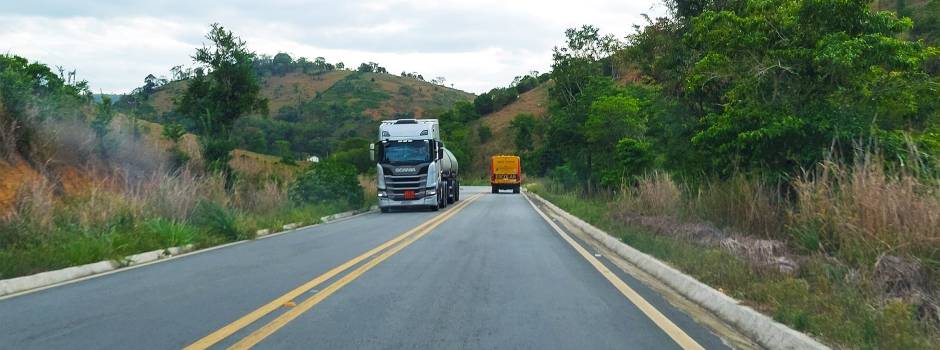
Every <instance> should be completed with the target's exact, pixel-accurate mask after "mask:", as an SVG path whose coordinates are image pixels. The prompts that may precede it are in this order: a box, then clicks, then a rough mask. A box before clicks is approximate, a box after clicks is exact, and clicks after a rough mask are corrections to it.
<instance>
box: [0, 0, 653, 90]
mask: <svg viewBox="0 0 940 350" xmlns="http://www.w3.org/2000/svg"><path fill="white" fill-rule="evenodd" d="M79 3H80V2H74V1H66V0H61V1H56V0H33V1H29V2H15V3H11V4H0V13H2V14H3V15H0V52H6V53H13V54H17V55H21V56H25V57H27V58H29V59H31V60H38V61H40V62H43V63H46V64H49V65H51V66H63V67H65V68H66V69H68V70H71V69H76V70H78V75H79V77H81V78H83V79H87V80H89V82H90V83H91V85H92V87H93V89H94V90H95V91H98V90H101V91H105V92H126V91H130V90H131V89H133V88H134V87H137V86H139V85H140V83H141V80H142V79H143V77H144V76H146V75H147V74H150V73H154V74H156V75H167V74H168V71H169V68H170V67H172V66H175V65H180V64H183V65H189V64H191V58H190V56H191V55H192V53H193V51H194V49H195V48H196V47H198V46H200V45H201V43H202V41H203V39H202V35H203V34H204V33H205V32H206V30H207V29H208V24H209V23H212V22H220V23H222V24H223V25H224V26H226V27H227V28H229V29H231V30H233V31H234V32H235V33H236V34H237V35H239V36H241V37H242V38H243V39H245V40H246V41H247V42H248V45H249V47H250V48H251V49H252V50H254V51H256V52H258V53H267V54H274V53H277V52H280V51H284V52H288V53H290V54H292V55H293V56H295V57H296V56H306V57H311V58H312V57H317V56H323V57H326V58H327V59H328V60H329V61H331V62H338V61H343V62H345V63H346V65H347V66H356V65H358V64H359V63H360V62H365V61H375V62H379V63H380V64H382V65H383V66H385V67H387V68H388V69H389V71H390V72H393V73H397V72H401V71H409V72H412V71H417V72H419V73H421V74H423V75H424V76H425V77H436V76H444V77H446V78H447V80H448V82H449V83H453V84H454V86H455V87H457V88H460V89H464V90H467V91H471V92H477V93H479V92H483V91H486V90H488V89H490V88H492V87H495V86H503V85H506V84H508V83H509V82H510V81H511V80H512V78H513V77H515V76H517V75H521V74H524V73H526V72H528V71H530V70H538V71H542V72H544V71H547V70H548V69H549V66H550V64H551V49H552V47H553V46H556V45H561V44H562V43H563V40H564V30H565V29H566V28H569V27H574V26H579V25H581V24H594V25H596V26H598V27H600V28H601V30H602V31H604V32H606V33H613V34H616V35H618V36H623V35H625V34H627V33H629V32H631V31H632V26H633V25H634V24H640V23H642V17H641V16H640V15H641V14H642V13H649V14H651V15H656V14H661V13H663V12H664V9H663V6H662V5H658V4H659V2H658V0H644V1H640V2H618V1H608V0H580V1H577V2H571V1H565V2H561V1H536V0H513V1H506V0H482V1H456V0H439V1H432V0H397V1H374V0H373V1H335V0H334V1H299V0H278V1H255V0H252V1H249V0H233V1H227V2H224V5H223V4H220V3H219V2H215V1H209V0H188V1H180V0H176V1H163V2H152V1H147V2H141V3H136V4H135V3H127V2H124V1H117V0H110V1H96V2H94V3H93V4H81V5H78V4H79Z"/></svg>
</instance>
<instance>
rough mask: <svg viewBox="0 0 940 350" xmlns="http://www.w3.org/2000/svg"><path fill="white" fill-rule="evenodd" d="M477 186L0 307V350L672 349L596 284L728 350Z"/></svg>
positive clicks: (525, 206)
mask: <svg viewBox="0 0 940 350" xmlns="http://www.w3.org/2000/svg"><path fill="white" fill-rule="evenodd" d="M484 192H488V188H483V187H465V188H464V192H463V194H462V198H461V199H462V200H461V202H460V203H458V204H459V205H454V206H452V207H449V208H448V209H450V210H447V211H441V212H399V213H389V214H378V213H375V214H367V215H362V216H358V217H355V218H352V219H349V220H345V221H339V222H335V223H330V224H325V225H319V226H314V227H311V228H307V229H302V230H298V231H295V232H291V233H287V234H283V235H278V236H275V237H270V238H265V239H260V240H255V241H251V242H247V243H243V244H237V245H233V246H229V247H224V248H220V249H216V250H212V251H208V252H202V253H198V254H192V255H189V256H185V257H181V258H178V259H173V260H169V261H165V262H160V263H156V264H151V265H147V266H142V267H139V268H134V269H129V270H126V271H122V272H118V273H113V274H108V275H104V276H100V277H96V278H92V279H88V280H85V281H81V282H77V283H72V284H67V285H64V286H60V287H56V288H51V289H47V290H42V291H38V292H35V293H30V294H26V295H21V296H17V297H13V298H9V299H5V300H0V348H2V349H174V348H184V347H187V346H193V348H200V347H203V346H211V348H227V347H231V346H234V347H236V348H238V347H251V346H254V347H255V348H273V349H281V348H289V349H311V348H315V349H373V348H382V349H399V348H407V349H681V348H683V347H682V346H680V343H679V342H677V341H676V340H675V339H676V338H675V334H674V333H675V331H674V330H673V331H669V330H668V328H669V327H663V323H662V320H660V322H658V323H657V322H654V318H653V317H650V316H648V312H644V311H643V310H641V308H639V307H638V306H637V304H636V303H634V302H632V301H631V300H630V299H628V298H626V297H625V296H624V294H623V293H622V292H621V291H620V290H618V288H615V285H614V284H613V283H612V282H611V281H612V280H611V279H609V278H608V277H610V278H613V279H614V280H619V281H623V282H624V283H625V284H626V285H628V286H629V287H631V288H632V289H633V290H635V291H636V292H637V293H638V294H639V295H640V296H641V297H642V298H643V299H644V300H646V301H648V302H649V304H650V305H651V306H652V307H654V308H655V309H656V310H657V311H658V312H660V313H661V314H662V315H663V316H664V318H665V319H666V321H665V322H667V323H669V324H673V325H675V326H676V328H678V329H680V330H681V332H680V333H684V334H685V335H687V336H688V339H691V341H692V344H693V345H696V346H701V347H704V348H706V349H718V348H725V345H724V344H723V343H722V341H721V340H720V339H719V338H718V337H717V336H715V335H713V334H712V333H710V332H709V331H708V330H707V329H706V328H704V327H702V326H700V325H699V324H697V323H696V322H695V321H694V320H692V319H691V318H690V317H689V316H687V315H686V314H684V313H683V312H682V311H680V310H677V309H675V308H673V307H672V306H671V305H670V304H669V303H667V302H665V301H664V300H663V298H662V297H660V296H659V295H657V294H656V293H655V292H652V291H651V290H650V289H649V288H646V287H645V286H643V285H642V284H641V283H640V282H638V281H637V280H635V279H633V278H631V277H630V276H628V275H626V274H625V273H623V272H622V271H620V270H618V269H616V268H614V267H611V266H612V265H610V264H609V263H607V262H604V261H603V258H601V262H602V265H604V266H607V267H609V268H610V269H611V270H612V271H613V272H614V274H613V275H611V276H605V274H603V273H602V272H601V271H600V270H599V269H598V267H597V266H594V265H592V264H591V263H590V262H589V260H588V259H586V258H585V257H584V256H582V255H581V254H580V253H579V252H578V251H577V250H576V249H575V248H574V247H573V246H572V245H571V244H570V243H569V242H567V241H566V240H565V239H563V238H562V236H561V235H559V234H558V233H557V232H555V231H554V229H553V228H552V227H550V226H549V224H548V223H547V222H546V221H545V220H544V219H543V218H542V217H541V216H540V215H539V214H538V212H536V211H535V209H533V208H532V206H531V205H530V204H529V202H528V201H526V199H525V197H523V196H522V195H513V194H510V193H508V192H504V193H503V194H498V195H497V194H489V193H484ZM403 234H404V235H403ZM393 239H397V240H396V241H393V242H394V244H387V245H386V246H384V247H382V248H387V249H385V250H382V249H377V250H376V251H377V252H376V254H368V252H369V251H370V250H372V249H373V248H376V247H379V246H382V245H383V243H386V242H388V241H389V240H393ZM364 253H366V254H364ZM355 258H359V259H360V260H353V261H350V260H351V259H355ZM344 264H345V265H344ZM337 267H340V268H339V269H337ZM342 267H348V269H343V268H342ZM331 271H332V272H337V271H338V273H336V274H335V275H334V274H332V273H331ZM325 274H326V275H325ZM292 291H293V292H294V294H289V293H290V292H292ZM285 294H289V295H286V296H285ZM279 298H280V299H279ZM265 305H269V306H270V305H274V306H273V308H269V309H265V308H264V306H265ZM238 320H242V321H244V322H242V323H239V322H240V321H238ZM246 320H247V321H246ZM685 348H690V347H689V345H688V343H686V345H685ZM691 348H694V347H691Z"/></svg>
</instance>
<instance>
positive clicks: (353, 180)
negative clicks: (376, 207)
mask: <svg viewBox="0 0 940 350" xmlns="http://www.w3.org/2000/svg"><path fill="white" fill-rule="evenodd" d="M288 194H289V196H290V199H291V200H293V201H295V202H298V203H326V202H332V201H346V202H347V203H349V204H351V205H360V204H362V201H363V191H362V186H360V185H359V180H358V179H357V177H356V168H355V167H353V166H352V165H350V164H346V163H341V162H338V161H335V160H327V161H324V162H321V163H319V164H315V165H314V166H313V168H312V169H310V170H309V171H307V172H306V173H304V174H303V175H301V176H300V177H298V178H297V180H295V181H294V183H293V184H291V187H290V191H289V193H288Z"/></svg>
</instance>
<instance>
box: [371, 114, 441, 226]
mask: <svg viewBox="0 0 940 350" xmlns="http://www.w3.org/2000/svg"><path fill="white" fill-rule="evenodd" d="M439 125H440V124H439V123H438V121H437V119H398V120H386V121H382V123H381V124H380V125H379V141H378V142H376V143H374V144H372V146H371V150H370V151H371V152H370V154H371V155H372V159H373V161H375V162H376V182H377V183H376V187H377V189H378V196H379V208H380V209H381V210H382V212H388V211H389V210H391V209H392V208H399V207H425V208H430V209H431V210H438V209H440V208H444V207H446V206H447V204H449V203H453V202H455V201H457V200H459V181H458V176H457V175H458V174H457V161H456V159H454V158H453V154H451V153H450V151H448V150H447V149H446V148H445V147H444V143H443V142H441V140H440V126H439Z"/></svg>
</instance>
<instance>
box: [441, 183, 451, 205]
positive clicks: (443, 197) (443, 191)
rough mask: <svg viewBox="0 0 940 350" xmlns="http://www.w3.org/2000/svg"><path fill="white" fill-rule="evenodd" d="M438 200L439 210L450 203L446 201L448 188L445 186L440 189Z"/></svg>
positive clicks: (448, 193) (448, 196)
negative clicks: (439, 200) (439, 201)
mask: <svg viewBox="0 0 940 350" xmlns="http://www.w3.org/2000/svg"><path fill="white" fill-rule="evenodd" d="M439 198H440V199H441V208H447V204H448V203H450V202H449V201H448V200H449V198H450V187H448V186H447V185H446V184H445V185H444V186H443V187H441V196H440V197H439Z"/></svg>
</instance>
